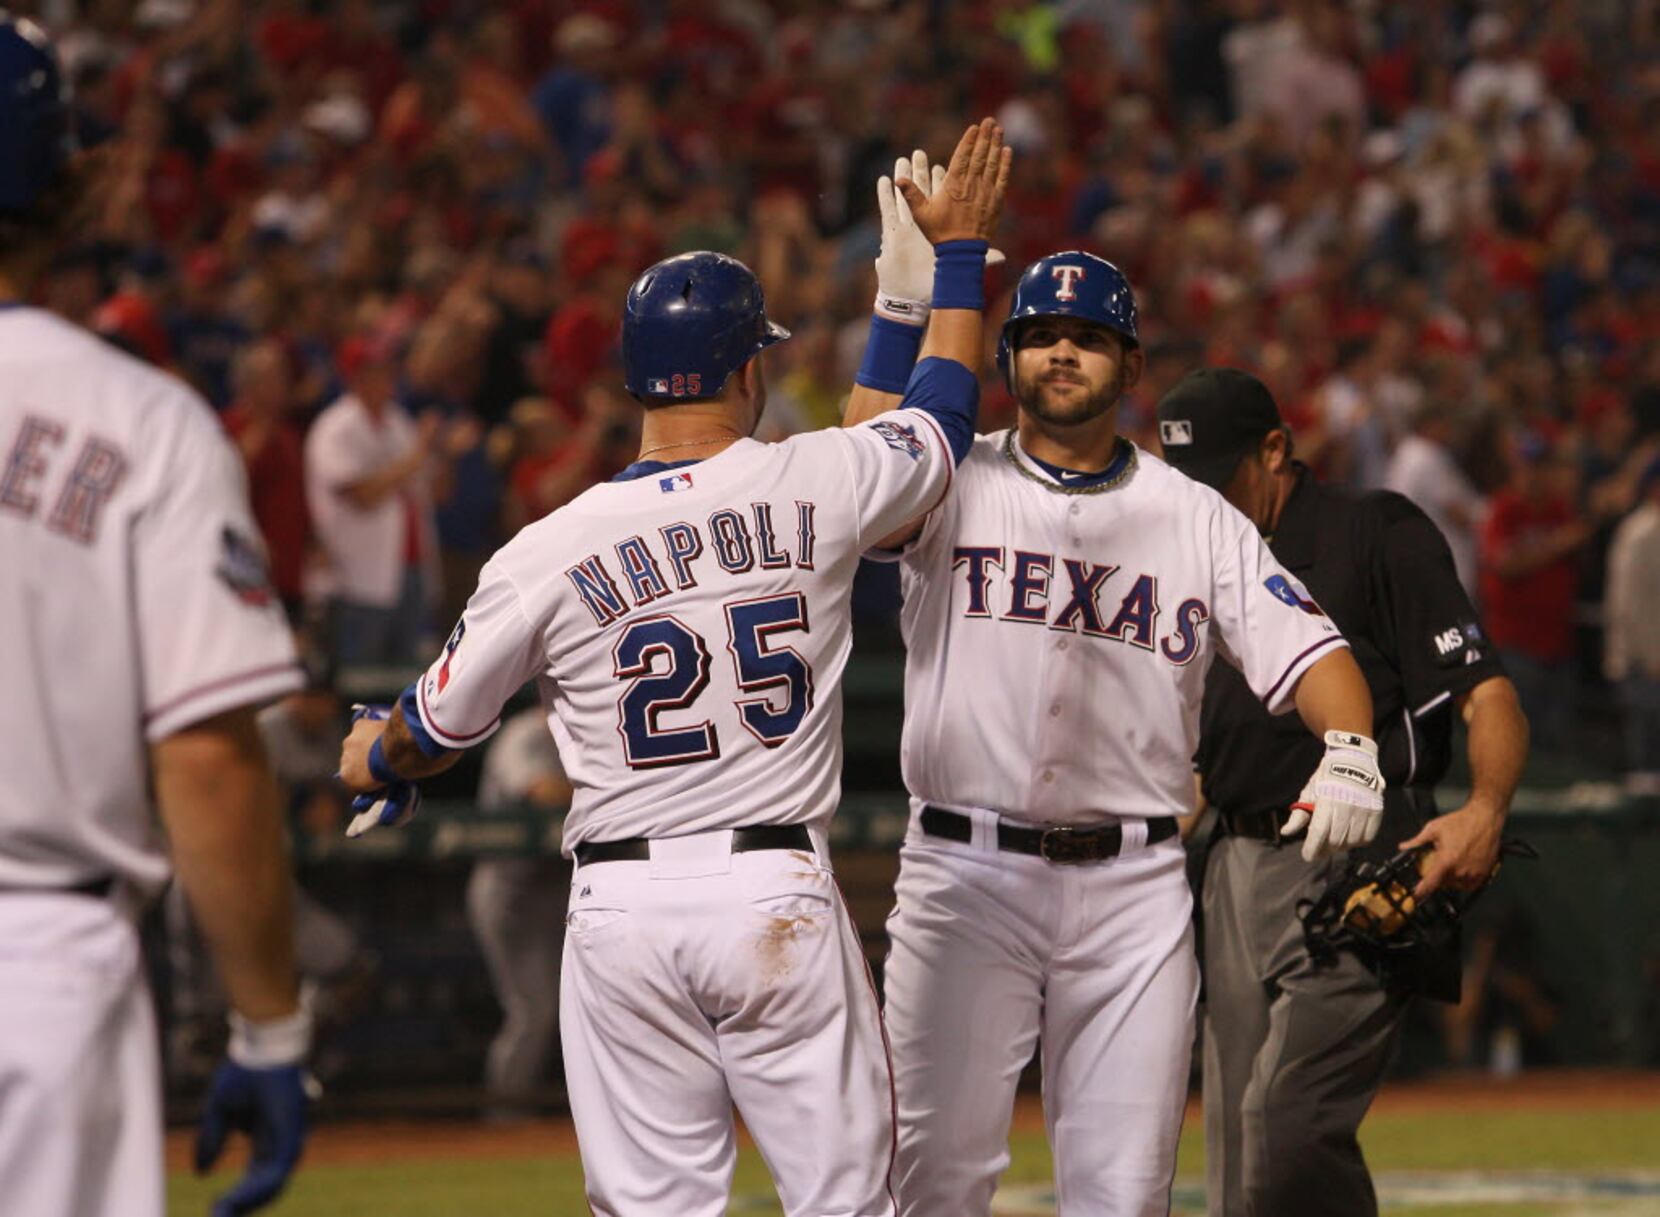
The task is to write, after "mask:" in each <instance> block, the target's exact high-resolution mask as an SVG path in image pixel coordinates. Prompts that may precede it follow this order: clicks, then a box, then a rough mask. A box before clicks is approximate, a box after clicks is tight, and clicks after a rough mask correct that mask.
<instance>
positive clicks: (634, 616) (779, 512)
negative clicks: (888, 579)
mask: <svg viewBox="0 0 1660 1217" xmlns="http://www.w3.org/2000/svg"><path fill="white" fill-rule="evenodd" d="M954 465H955V462H954V460H953V457H952V454H951V451H950V448H949V445H948V444H947V442H946V439H945V436H944V434H943V433H942V432H941V430H940V428H939V425H938V424H937V423H936V422H935V421H934V420H933V419H932V418H931V417H929V416H928V415H927V414H926V413H924V412H922V411H920V410H914V409H907V410H900V411H894V412H890V413H888V414H884V415H882V416H881V417H879V418H877V419H874V420H872V421H870V422H868V423H865V424H862V425H860V426H858V427H852V428H846V429H842V428H836V429H831V430H826V431H819V432H813V433H811V434H807V435H798V436H795V437H793V438H791V439H789V440H786V441H784V442H782V443H779V444H762V443H758V442H756V441H754V440H747V439H746V440H739V441H738V442H737V443H735V444H733V445H732V446H731V447H730V448H728V449H726V450H725V451H723V452H721V453H720V454H718V455H716V456H714V457H710V458H709V459H707V460H703V461H697V462H693V463H687V464H681V465H660V464H656V465H637V466H634V467H632V469H631V470H630V471H629V472H631V473H637V474H639V476H633V477H630V478H628V479H626V480H621V481H614V482H610V483H604V484H601V485H598V486H595V487H593V488H591V489H589V490H588V491H586V492H585V493H584V494H582V495H580V496H578V497H577V498H576V499H574V500H572V501H571V502H570V503H568V504H566V505H565V506H564V507H561V508H559V509H558V510H557V511H555V512H553V513H552V514H550V515H548V516H546V517H545V518H543V519H542V520H539V521H537V522H536V523H533V524H531V525H529V526H527V527H526V528H525V529H523V530H522V531H521V532H520V533H519V534H518V535H517V536H516V537H515V538H514V539H513V540H512V541H510V542H508V544H507V545H505V546H504V547H503V548H502V549H501V550H500V551H499V552H498V553H497V554H496V555H495V556H494V557H493V558H492V559H491V560H490V562H489V563H488V564H487V565H486V566H485V568H484V571H483V573H482V574H481V575H480V577H479V586H478V589H477V591H475V592H474V594H473V596H472V598H471V600H470V601H469V602H468V604H467V608H466V611H465V612H464V613H463V615H462V618H461V621H460V623H459V624H458V625H457V626H456V628H455V631H454V633H452V634H451V636H450V639H449V642H448V643H446V645H445V649H444V653H443V654H442V655H440V656H439V658H438V660H437V661H436V662H435V663H434V664H433V665H432V667H431V668H430V669H429V670H428V671H427V673H426V674H425V675H424V676H423V677H422V678H421V679H420V680H419V681H418V683H417V690H416V692H417V698H416V702H417V707H418V711H419V719H420V723H419V727H420V729H422V730H424V731H425V732H426V733H427V734H428V735H430V737H431V739H432V741H433V742H435V743H437V744H440V745H442V746H444V747H447V748H466V747H470V746H472V745H473V744H476V743H478V742H479V741H481V740H483V739H484V738H485V737H486V736H488V735H489V734H490V732H491V731H493V730H494V729H495V727H496V725H497V722H498V720H499V715H500V713H501V708H502V705H503V703H505V702H506V701H507V700H508V698H509V697H511V696H512V695H513V693H514V692H515V690H517V689H518V688H519V686H520V685H521V684H523V683H524V682H525V681H526V680H529V679H535V681H536V684H537V691H538V694H539V696H540V699H541V702H542V705H543V707H544V708H545V710H546V711H547V715H548V725H549V728H550V730H551V731H552V732H553V736H554V739H555V740H556V741H557V743H558V745H559V752H560V756H561V758H562V760H563V762H564V766H565V771H566V773H567V775H568V776H569V778H570V781H571V783H572V785H573V787H574V788H575V794H574V797H573V800H572V805H571V811H570V815H569V817H568V818H567V820H566V823H565V834H564V849H565V851H566V853H569V852H571V850H572V849H573V848H574V847H575V846H576V845H579V844H581V843H582V842H584V841H590V840H599V841H607V840H622V839H629V838H635V837H648V838H655V837H669V836H682V835H686V834H691V833H699V832H708V831H713V830H717V829H725V828H736V827H742V826H745V825H755V824H808V825H818V826H822V825H823V824H824V823H825V822H826V821H828V819H829V817H830V816H831V814H832V813H833V812H834V810H835V807H836V803H837V801H838V799H839V796H840V781H841V757H842V749H841V697H840V682H841V675H842V670H843V668H844V667H845V666H846V663H847V657H848V653H849V651H850V649H851V646H852V630H851V624H850V618H849V603H848V602H849V593H850V589H851V586H852V581H853V576H854V573H855V571H856V569H857V567H858V563H859V557H860V554H861V552H862V551H863V550H864V549H865V548H867V547H868V546H870V545H873V544H874V543H875V542H876V541H877V540H878V539H879V538H880V537H882V536H884V535H886V534H888V533H891V532H892V531H893V530H894V529H896V528H898V527H899V526H901V525H902V524H903V523H904V522H905V521H906V520H909V519H914V518H916V517H917V516H919V515H921V514H923V513H924V512H926V511H928V510H929V509H930V508H932V507H934V506H935V505H936V504H937V503H939V502H940V500H941V498H942V496H944V495H945V493H946V491H947V489H948V488H949V486H950V483H951V480H952V478H953V475H954V472H955V470H954Z"/></svg>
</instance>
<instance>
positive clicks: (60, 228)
mask: <svg viewBox="0 0 1660 1217" xmlns="http://www.w3.org/2000/svg"><path fill="white" fill-rule="evenodd" d="M62 79H63V78H62V76H61V74H60V72H59V68H58V63H57V59H56V56H55V55H54V53H53V51H52V49H51V47H50V45H49V44H48V42H47V40H46V37H45V35H44V34H43V33H42V32H41V31H40V29H39V28H38V27H36V26H34V25H32V24H30V23H28V22H26V21H22V20H17V19H14V18H12V17H11V16H9V15H7V14H5V13H4V12H0V166H4V170H3V172H0V554H4V560H3V561H0V621H3V622H4V628H3V629H0V672H3V673H4V674H5V678H4V680H3V681H0V724H4V727H3V729H0V943H4V948H3V949H0V1210H3V1211H4V1212H6V1213H7V1214H20V1215H21V1214H29V1215H30V1217H35V1215H39V1217H48V1215H50V1217H161V1213H162V1210H163V1191H164V1186H163V1174H162V1144H161V1133H162V1127H161V1102H160V1097H161V1077H160V1069H159V1063H158V1060H157V1051H156V1033H155V1025H154V1017H153V1014H152V1011H151V1006H150V997H149V993H148V992H147V991H146V984H145V980H144V968H143V961H142V959H141V957H140V952H139V940H138V931H137V925H136V922H137V917H138V914H139V912H140V911H141V910H142V908H143V906H144V905H145V904H146V903H147V902H148V901H149V900H151V899H152V898H153V897H154V896H155V895H156V894H157V893H158V892H159V891H160V889H161V888H162V886H163V885H164V884H165V883H166V881H167V878H168V873H169V869H170V867H169V860H168V852H169V845H170V846H171V853H172V866H173V868H176V870H177V873H178V877H179V879H180V881H181V882H182V883H183V884H184V887H185V889H186V891H187V892H189V893H190V896H191V898H192V900H193V902H194V904H195V908H196V915H197V918H198V919H199V922H200V924H201V926H202V929H203V932H204V934H205V935H206V937H207V939H208V941H209V943H210V944H211V947H212V949H213V952H214V954H215V956H216V962H217V963H218V966H219V969H220V973H221V975H222V976H223V977H224V979H225V985H226V988H227V990H228V992H229V995H230V1001H231V1006H232V1010H233V1012H232V1014H231V1016H230V1020H231V1039H230V1049H229V1060H228V1061H227V1062H226V1063H225V1064H223V1065H222V1066H221V1067H220V1069H219V1072H218V1073H217V1074H216V1075H215V1077H214V1080H213V1083H212V1087H211V1090H210V1094H209V1097H208V1105H207V1110H206V1113H205V1115H204V1120H203V1127H202V1136H201V1139H200V1140H199V1142H198V1146H197V1164H198V1166H199V1167H201V1168H204V1169H205V1168H206V1167H207V1166H209V1165H211V1163H212V1162H213V1161H214V1160H215V1159H216V1158H217V1157H218V1155H219V1153H220V1151H221V1149H222V1147H223V1144H224V1141H225V1135H226V1131H227V1129H228V1128H231V1127H241V1128H245V1129H247V1130H249V1131H250V1132H251V1133H252V1135H253V1138H254V1144H255V1154H254V1161H253V1164H252V1166H251V1167H250V1169H249V1171H248V1172H247V1174H246V1175H245V1176H244V1177H243V1178H242V1179H241V1180H240V1181H239V1182H238V1183H237V1184H236V1185H235V1186H234V1187H233V1188H232V1189H231V1190H230V1191H229V1192H228V1193H227V1194H226V1195H224V1196H223V1197H221V1198H220V1199H219V1201H218V1202H217V1203H216V1205H215V1207H214V1213H215V1217H227V1215H229V1214H240V1213H247V1212H251V1211H253V1210H254V1209H255V1208H258V1207H259V1206H260V1205H262V1204H263V1203H265V1202H266V1201H267V1200H269V1199H270V1198H271V1197H272V1196H274V1195H276V1193H277V1192H278V1191H280V1190H281V1188H282V1186H283V1184H284V1182H285V1180H286V1179H287V1177H288V1174H289V1171H290V1170H291V1169H292V1168H293V1166H294V1163H295V1161H296V1160H297V1159H298V1157H299V1153H300V1145H301V1140H302V1138H303V1133H304V1103H305V1099H304V1091H303V1089H302V1085H301V1070H300V1065H299V1062H300V1060H301V1057H302V1056H303V1055H304V1053H305V1051H306V1047H307V1043H308V1039H309V1035H310V1021H309V1016H308V1015H307V1014H306V1013H305V1011H303V1010H302V1009H301V1008H300V1006H299V994H298V987H297V985H296V982H295V976H294V965H293V950H292V945H291V942H290V934H289V879H288V867H287V859H286V855H285V851H284V848H283V840H282V825H281V819H280V815H279V810H278V804H277V796H276V787H275V785H274V783H273V782H272V779H271V774H270V771H269V768H268V767H267V765H266V763H265V758H264V754H263V751H262V750H261V748H260V743H259V735H258V733H257V731H256V730H255V726H254V718H253V711H254V707H255V706H256V705H257V704H258V703H260V702H262V701H265V700H268V699H270V698H273V697H276V696H278V695H279V694H282V693H285V692H287V691H289V690H290V689H293V688H296V687H297V686H298V685H299V683H300V672H299V668H298V665H297V664H296V662H295V658H294V648H293V642H292V639H291V638H290V636H289V633H288V630H287V628H286V626H285V625H284V623H283V618H282V612H281V609H280V607H279V605H278V603H277V598H276V593H275V592H274V591H273V590H272V588H271V585H270V582H269V580H268V579H267V577H266V571H265V564H264V558H263V554H262V552H261V550H260V548H259V545H258V542H257V540H256V538H257V537H258V533H257V532H256V530H255V526H254V522H253V518H252V515H251V513H250V511H249V509H248V504H247V491H246V486H245V484H244V481H243V474H242V466H241V463H240V461H239V460H238V459H237V456H236V454H235V452H234V451H233V450H232V448H231V446H230V444H229V442H228V441H227V440H226V439H225V438H224V436H223V434H222V433H221V431H220V429H219V424H218V422H217V421H216V420H215V418H214V416H213V412H212V411H211V410H210V409H209V408H208V406H207V405H206V404H205V403H204V402H202V401H201V400H200V399H199V398H197V397H196V396H195V394H194V393H192V392H190V391H189V390H188V389H186V388H185V387H184V385H183V384H181V383H180V382H179V381H177V380H175V379H173V378H172V377H169V376H166V375H164V374H162V373H160V372H158V371H155V370H154V369H152V368H149V367H147V366H146V365H144V364H142V363H140V362H138V361H137V360H135V359H131V358H129V357H128V356H126V355H124V354H121V353H120V352H118V351H116V350H115V349H114V348H112V347H110V346H108V345H106V344H105V343H104V342H102V341H101V340H100V339H98V338H96V337H94V336H93V335H91V334H89V333H86V332H84V331H82V330H80V329H78V328H76V327H75V326H73V325H70V324H69V323H68V322H65V321H63V320H61V319H59V318H57V317H55V316H53V315H51V314H49V313H46V312H44V311H42V310H40V309H36V308H32V307H30V306H29V305H27V304H26V303H25V301H27V300H28V299H29V296H30V291H31V288H32V286H33V284H34V283H35V281H36V280H37V278H38V276H39V275H40V273H41V271H42V269H43V268H44V266H45V265H46V263H47V261H48V259H49V258H50V257H51V256H52V253H53V248H54V246H55V244H56V243H57V241H58V240H59V239H60V238H61V237H63V236H65V235H66V234H67V230H68V228H69V227H70V224H69V218H70V217H72V216H74V215H75V213H76V212H77V210H78V209H79V208H80V207H82V206H84V199H83V197H82V196H83V193H84V188H83V183H84V181H85V178H84V177H83V173H84V170H83V168H82V164H83V163H82V162H80V161H79V160H78V159H76V157H75V155H74V148H73V136H72V132H71V130H70V119H69V107H68V103H67V99H66V97H65V95H64V89H63V83H62ZM151 791H154V794H155V807H154V808H153V807H152V803H151V799H150V792H151ZM155 808H159V810H160V823H158V822H157V817H156V812H155ZM164 827H165V834H166V835H165V838H164V836H163V829H164Z"/></svg>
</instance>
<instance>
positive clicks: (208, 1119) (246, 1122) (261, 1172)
mask: <svg viewBox="0 0 1660 1217" xmlns="http://www.w3.org/2000/svg"><path fill="white" fill-rule="evenodd" d="M231 1132H244V1133H246V1134H248V1137H249V1138H250V1139H251V1140H252V1141H253V1157H252V1158H251V1159H250V1160H249V1163H248V1169H247V1171H246V1172H245V1173H244V1174H243V1176H242V1178H241V1179H239V1180H237V1182H236V1184H235V1186H233V1187H232V1188H231V1189H230V1190H229V1191H228V1192H226V1193H225V1194H224V1195H222V1196H220V1197H219V1198H218V1199H217V1200H215V1201H214V1202H213V1211H212V1213H213V1217H242V1215H243V1214H245V1213H252V1212H253V1211H254V1210H255V1209H259V1208H263V1207H264V1206H265V1205H267V1204H269V1203H270V1202H271V1201H272V1200H274V1199H276V1197H277V1196H278V1194H279V1193H281V1191H282V1189H283V1188H284V1187H285V1186H286V1185H287V1183H288V1176H289V1175H290V1174H292V1173H293V1170H294V1166H295V1164H296V1163H298V1162H299V1160H300V1149H301V1147H302V1146H303V1145H304V1144H305V1135H306V1090H305V1071H304V1069H303V1068H302V1067H301V1066H300V1065H298V1064H294V1065H278V1066H276V1067H274V1068H270V1069H252V1068H249V1067H248V1066H246V1065H238V1064H237V1063H236V1062H235V1061H230V1060H227V1061H225V1062H224V1063H223V1064H221V1065H220V1066H219V1070H218V1072H217V1073H215V1074H214V1075H213V1082H212V1084H211V1085H210V1086H209V1087H208V1094H207V1102H206V1103H205V1104H204V1105H203V1108H202V1122H201V1125H200V1127H199V1128H198V1130H197V1133H196V1173H197V1174H199V1175H205V1174H206V1173H207V1172H208V1171H209V1170H211V1169H212V1168H213V1164H214V1163H215V1162H217V1161H218V1160H219V1155H220V1154H221V1153H222V1152H223V1151H224V1148H225V1138H226V1135H227V1134H228V1133H231Z"/></svg>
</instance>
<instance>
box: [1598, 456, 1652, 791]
mask: <svg viewBox="0 0 1660 1217" xmlns="http://www.w3.org/2000/svg"><path fill="white" fill-rule="evenodd" d="M1639 497H1640V504H1641V505H1640V506H1639V507H1638V508H1637V509H1636V510H1635V511H1633V512H1632V513H1631V514H1630V515H1628V516H1627V517H1626V518H1625V519H1624V521H1622V522H1621V524H1620V526H1619V527H1618V528H1617V529H1616V530H1615V532H1614V541H1613V544H1612V546H1610V548H1609V553H1608V595H1607V600H1606V602H1605V607H1604V621H1603V625H1604V631H1605V632H1604V635H1603V639H1604V641H1603V672H1604V674H1605V675H1606V676H1607V677H1608V679H1609V681H1610V682H1611V683H1612V684H1614V685H1615V687H1616V688H1618V690H1619V694H1620V702H1621V704H1622V705H1623V707H1624V709H1625V714H1626V721H1625V763H1626V773H1627V786H1628V789H1630V790H1631V791H1632V792H1633V793H1639V794H1647V795H1660V619H1657V618H1656V616H1655V605H1657V604H1660V461H1657V462H1653V463H1651V464H1650V465H1649V467H1648V469H1647V470H1646V471H1645V473H1644V475H1643V480H1642V485H1641V491H1640V496H1639Z"/></svg>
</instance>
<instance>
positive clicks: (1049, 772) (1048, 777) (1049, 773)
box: [1043, 769, 1055, 782]
mask: <svg viewBox="0 0 1660 1217" xmlns="http://www.w3.org/2000/svg"><path fill="white" fill-rule="evenodd" d="M1043 780H1044V781H1046V782H1053V781H1054V780H1055V771H1054V770H1053V769H1045V770H1044V771H1043Z"/></svg>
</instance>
